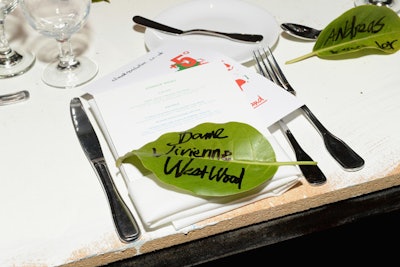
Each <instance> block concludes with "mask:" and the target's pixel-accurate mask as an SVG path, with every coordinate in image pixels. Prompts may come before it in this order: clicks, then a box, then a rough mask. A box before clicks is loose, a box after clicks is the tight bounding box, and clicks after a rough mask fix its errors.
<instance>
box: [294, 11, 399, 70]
mask: <svg viewBox="0 0 400 267" xmlns="http://www.w3.org/2000/svg"><path fill="white" fill-rule="evenodd" d="M399 39H400V18H399V16H398V15H397V13H396V12H394V11H393V10H392V9H390V8H387V7H382V6H376V5H362V6H357V7H354V8H352V9H350V10H348V11H347V12H345V13H344V14H342V15H341V16H340V17H338V18H337V19H335V20H334V21H332V22H331V23H330V24H329V25H328V26H327V27H326V28H325V29H324V30H323V31H322V32H321V34H320V35H319V36H318V39H317V41H316V43H315V45H314V48H313V51H312V52H311V53H309V54H307V55H304V56H301V57H298V58H295V59H292V60H290V61H287V62H286V63H287V64H289V63H294V62H297V61H300V60H303V59H306V58H309V57H312V56H318V57H321V58H326V59H329V58H339V57H343V55H345V56H348V55H349V54H352V55H353V56H354V55H358V56H362V55H365V54H367V53H368V52H383V53H387V54H391V53H395V52H396V51H398V50H399V49H400V41H399Z"/></svg>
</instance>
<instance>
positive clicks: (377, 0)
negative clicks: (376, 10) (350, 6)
mask: <svg viewBox="0 0 400 267" xmlns="http://www.w3.org/2000/svg"><path fill="white" fill-rule="evenodd" d="M354 5H355V6H361V5H377V6H386V7H388V8H391V9H392V10H393V11H394V12H396V13H399V11H400V0H354Z"/></svg>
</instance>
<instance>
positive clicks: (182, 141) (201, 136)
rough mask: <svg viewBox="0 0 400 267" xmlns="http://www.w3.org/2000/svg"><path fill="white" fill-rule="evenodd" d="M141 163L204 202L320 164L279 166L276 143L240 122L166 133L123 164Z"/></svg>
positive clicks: (311, 162)
mask: <svg viewBox="0 0 400 267" xmlns="http://www.w3.org/2000/svg"><path fill="white" fill-rule="evenodd" d="M137 158H139V159H140V161H141V162H142V164H143V166H144V167H145V168H146V169H148V170H150V171H152V172H153V173H154V174H155V175H156V177H157V178H158V179H160V180H161V181H162V182H164V183H167V184H170V185H173V186H176V187H178V188H181V189H184V190H188V191H191V192H193V193H194V194H197V195H201V196H227V195H234V194H239V193H244V192H247V191H249V190H252V189H254V188H256V187H258V186H260V185H262V184H264V183H265V182H266V181H268V180H270V179H271V178H272V177H273V176H274V174H275V173H276V171H277V170H278V167H279V166H282V165H295V164H308V165H315V164H317V163H316V162H313V161H305V162H276V158H275V152H274V150H273V147H272V146H271V144H270V142H268V140H267V139H266V138H265V137H264V135H262V134H261V133H260V132H259V131H258V130H256V129H255V128H253V127H252V126H250V125H248V124H244V123H239V122H228V123H224V124H215V123H203V124H200V125H197V126H196V127H194V128H192V129H189V130H187V131H184V132H172V133H166V134H164V135H162V136H161V137H159V138H158V139H157V140H156V141H154V142H150V143H148V144H146V145H144V146H143V147H141V148H140V149H138V150H133V151H132V152H129V153H127V154H126V155H125V156H123V157H120V158H119V159H118V160H117V166H120V165H121V164H123V163H130V164H133V165H136V163H137Z"/></svg>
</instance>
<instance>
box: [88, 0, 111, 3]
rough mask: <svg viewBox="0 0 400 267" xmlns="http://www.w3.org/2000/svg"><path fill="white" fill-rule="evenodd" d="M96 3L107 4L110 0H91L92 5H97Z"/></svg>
mask: <svg viewBox="0 0 400 267" xmlns="http://www.w3.org/2000/svg"><path fill="white" fill-rule="evenodd" d="M97 2H107V3H110V0H92V3H97Z"/></svg>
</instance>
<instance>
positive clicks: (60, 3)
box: [20, 0, 98, 88]
mask: <svg viewBox="0 0 400 267" xmlns="http://www.w3.org/2000/svg"><path fill="white" fill-rule="evenodd" d="M20 5H21V8H22V11H23V13H24V15H25V17H26V18H27V20H28V23H29V24H30V25H31V26H32V27H33V28H34V29H35V30H37V31H38V32H40V33H41V34H43V35H44V36H47V37H52V38H55V39H56V40H57V42H58V45H59V55H58V60H56V61H55V62H52V63H50V64H49V65H48V66H47V67H46V68H45V69H44V71H43V75H42V80H43V81H44V82H45V83H46V84H48V85H50V86H53V87H59V88H71V87H75V86H79V85H82V84H84V83H86V82H88V81H90V80H91V79H93V78H94V77H95V76H96V74H97V71H98V67H97V64H96V63H94V62H93V61H92V60H90V59H89V58H87V57H84V56H76V55H75V54H74V52H73V49H72V46H71V42H70V40H71V36H72V35H73V34H74V33H76V32H77V31H79V30H80V29H81V28H82V27H83V25H84V24H85V23H86V21H87V18H88V15H89V12H90V7H91V0H20Z"/></svg>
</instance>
